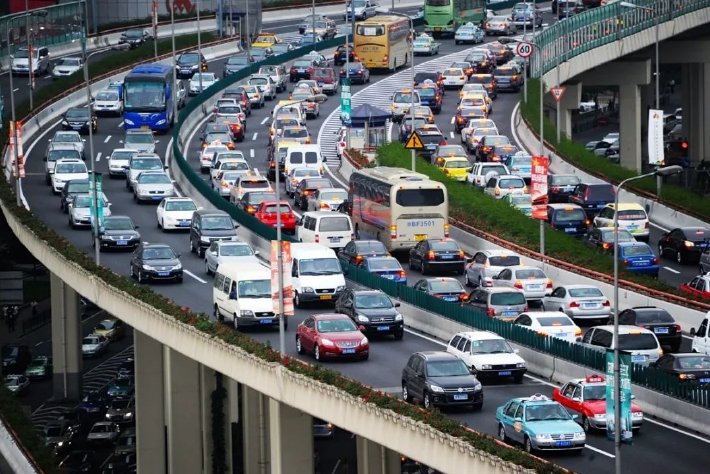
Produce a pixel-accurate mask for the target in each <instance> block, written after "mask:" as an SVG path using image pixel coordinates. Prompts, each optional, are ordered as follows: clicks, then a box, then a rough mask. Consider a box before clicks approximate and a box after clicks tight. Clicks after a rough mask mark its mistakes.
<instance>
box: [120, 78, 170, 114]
mask: <svg viewBox="0 0 710 474" xmlns="http://www.w3.org/2000/svg"><path fill="white" fill-rule="evenodd" d="M124 87H125V103H124V108H125V110H148V111H151V110H152V111H161V110H165V84H164V83H162V82H156V81H136V82H133V81H131V82H126V83H125V84H124Z"/></svg>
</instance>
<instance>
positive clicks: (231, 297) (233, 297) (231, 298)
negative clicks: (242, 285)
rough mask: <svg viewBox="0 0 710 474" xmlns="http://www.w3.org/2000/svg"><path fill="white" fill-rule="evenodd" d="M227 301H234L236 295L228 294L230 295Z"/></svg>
mask: <svg viewBox="0 0 710 474" xmlns="http://www.w3.org/2000/svg"><path fill="white" fill-rule="evenodd" d="M229 299H230V300H236V299H237V295H236V294H234V293H230V294H229Z"/></svg>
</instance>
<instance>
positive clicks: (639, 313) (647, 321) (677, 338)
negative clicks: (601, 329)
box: [607, 306, 683, 352]
mask: <svg viewBox="0 0 710 474" xmlns="http://www.w3.org/2000/svg"><path fill="white" fill-rule="evenodd" d="M607 324H614V318H613V317H610V318H609V321H608V323H607ZM619 324H629V325H634V326H640V327H643V328H646V329H648V330H649V331H651V332H653V333H654V334H655V335H656V338H657V339H658V342H659V343H660V344H661V346H666V347H670V351H671V352H677V351H678V349H679V348H680V343H681V341H682V339H683V334H682V332H681V328H680V325H679V324H677V323H676V321H675V319H673V316H671V315H670V313H669V312H668V311H666V310H665V309H662V308H656V307H655V306H637V307H635V308H628V309H625V310H624V311H622V312H621V313H619Z"/></svg>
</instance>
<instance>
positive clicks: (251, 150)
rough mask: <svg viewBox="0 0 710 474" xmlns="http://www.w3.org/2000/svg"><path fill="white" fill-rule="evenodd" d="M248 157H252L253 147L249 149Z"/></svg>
mask: <svg viewBox="0 0 710 474" xmlns="http://www.w3.org/2000/svg"><path fill="white" fill-rule="evenodd" d="M249 158H254V149H253V148H251V149H249Z"/></svg>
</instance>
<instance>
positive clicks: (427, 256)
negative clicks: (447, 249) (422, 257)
mask: <svg viewBox="0 0 710 474" xmlns="http://www.w3.org/2000/svg"><path fill="white" fill-rule="evenodd" d="M426 258H427V260H434V259H435V258H436V256H435V255H434V251H433V250H429V251H428V252H427V253H426Z"/></svg>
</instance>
